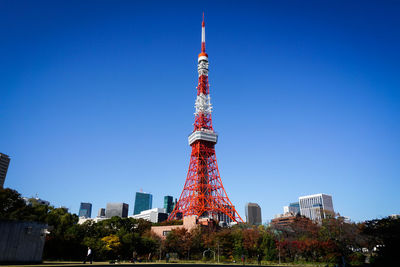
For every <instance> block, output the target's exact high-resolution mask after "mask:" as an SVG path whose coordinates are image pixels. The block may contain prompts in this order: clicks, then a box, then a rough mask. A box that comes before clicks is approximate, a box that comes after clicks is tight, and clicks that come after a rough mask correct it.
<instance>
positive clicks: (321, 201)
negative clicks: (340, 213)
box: [299, 194, 335, 221]
mask: <svg viewBox="0 0 400 267" xmlns="http://www.w3.org/2000/svg"><path fill="white" fill-rule="evenodd" d="M299 203H300V214H301V215H303V216H305V217H307V218H309V219H311V220H313V221H321V219H324V218H327V217H334V214H335V212H334V210H333V203H332V196H330V195H326V194H315V195H309V196H303V197H299Z"/></svg>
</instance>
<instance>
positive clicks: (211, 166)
mask: <svg viewBox="0 0 400 267" xmlns="http://www.w3.org/2000/svg"><path fill="white" fill-rule="evenodd" d="M208 66H209V64H208V54H207V53H206V34H205V22H204V15H203V21H202V31H201V53H200V54H199V56H198V66H197V71H198V74H199V80H198V86H197V96H196V101H195V113H194V115H195V119H194V124H193V125H194V129H193V132H192V133H191V134H190V135H189V137H188V141H189V145H190V146H191V147H192V153H191V155H190V163H189V170H188V174H187V177H186V182H185V185H184V187H183V190H182V193H181V196H180V198H179V201H178V203H177V205H176V206H175V208H174V210H173V211H172V213H171V214H170V216H169V217H168V220H172V219H177V218H182V217H184V216H189V215H197V216H198V217H208V218H213V219H216V220H218V219H220V218H225V220H229V221H230V222H232V221H234V222H243V220H242V218H241V217H240V215H239V214H238V213H237V211H236V210H235V207H234V206H233V205H232V203H231V201H230V200H229V198H228V195H227V193H226V191H225V189H224V186H223V185H222V180H221V177H220V174H219V170H218V164H217V158H216V155H215V148H214V146H215V144H216V143H217V141H218V134H217V133H216V132H214V129H213V125H212V118H211V113H212V105H211V98H210V88H209V84H208Z"/></svg>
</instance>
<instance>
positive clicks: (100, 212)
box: [97, 208, 106, 218]
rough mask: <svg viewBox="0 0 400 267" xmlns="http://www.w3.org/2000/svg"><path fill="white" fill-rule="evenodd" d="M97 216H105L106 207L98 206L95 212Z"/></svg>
mask: <svg viewBox="0 0 400 267" xmlns="http://www.w3.org/2000/svg"><path fill="white" fill-rule="evenodd" d="M97 217H100V218H101V217H106V209H105V208H100V209H99V212H98V213H97Z"/></svg>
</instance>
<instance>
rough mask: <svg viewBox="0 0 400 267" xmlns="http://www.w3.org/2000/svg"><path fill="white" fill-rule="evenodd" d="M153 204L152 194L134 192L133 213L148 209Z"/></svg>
mask: <svg viewBox="0 0 400 267" xmlns="http://www.w3.org/2000/svg"><path fill="white" fill-rule="evenodd" d="M152 205H153V195H152V194H148V193H142V192H136V196H135V206H134V208H133V214H134V215H136V214H139V213H140V212H142V211H144V210H150V209H151V208H152Z"/></svg>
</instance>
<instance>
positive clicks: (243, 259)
mask: <svg viewBox="0 0 400 267" xmlns="http://www.w3.org/2000/svg"><path fill="white" fill-rule="evenodd" d="M245 259H246V258H245V256H244V254H242V263H243V265H244V261H245Z"/></svg>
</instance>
